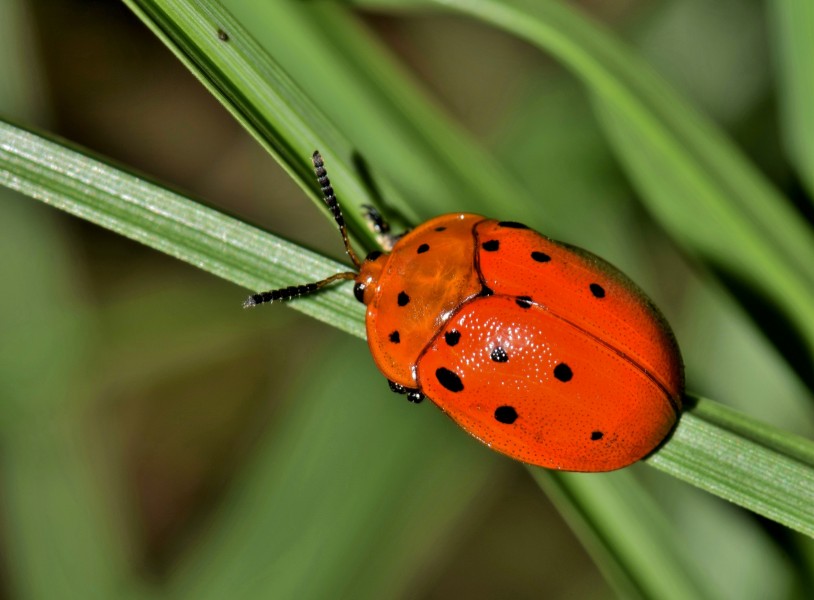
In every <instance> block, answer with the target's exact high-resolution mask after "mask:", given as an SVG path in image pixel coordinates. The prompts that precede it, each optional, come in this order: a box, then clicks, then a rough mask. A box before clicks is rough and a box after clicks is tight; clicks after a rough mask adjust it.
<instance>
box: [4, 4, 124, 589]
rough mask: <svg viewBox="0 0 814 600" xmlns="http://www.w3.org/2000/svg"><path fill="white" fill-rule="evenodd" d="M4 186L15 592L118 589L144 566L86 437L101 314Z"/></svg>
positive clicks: (7, 478)
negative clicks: (130, 559) (90, 307)
mask: <svg viewBox="0 0 814 600" xmlns="http://www.w3.org/2000/svg"><path fill="white" fill-rule="evenodd" d="M0 12H1V11H0ZM2 195H3V197H2V198H0V205H2V209H3V218H2V219H0V253H1V254H0V255H2V256H3V257H4V260H3V261H0V278H2V281H3V286H4V293H3V294H2V298H1V299H0V331H2V332H3V344H2V349H1V350H0V444H2V447H3V452H2V459H1V460H0V466H1V467H2V468H0V476H1V477H2V489H3V520H4V522H5V526H4V532H3V534H4V544H5V545H6V547H7V549H8V550H7V552H6V557H5V559H4V561H5V564H6V569H7V574H8V583H9V589H10V590H13V592H14V597H15V598H32V599H34V598H59V597H73V598H99V599H104V598H110V597H112V596H115V595H117V593H119V592H122V591H123V590H124V589H126V586H127V585H128V584H130V583H132V580H131V576H132V573H131V571H130V569H129V565H128V564H127V551H128V548H127V537H126V536H125V535H123V533H124V531H123V529H124V523H123V519H119V518H118V516H119V515H117V514H116V513H115V510H114V509H113V506H112V503H111V502H109V499H110V498H111V496H113V495H114V494H110V491H111V487H113V488H115V487H116V482H115V478H110V479H108V478H106V477H105V476H104V473H105V467H106V465H103V464H100V461H98V460H95V459H94V458H93V457H94V453H95V452H97V451H98V448H94V446H93V444H91V443H90V442H89V440H88V439H87V435H86V434H87V431H86V428H87V426H88V423H87V422H86V421H85V417H86V416H87V408H88V404H87V402H86V401H85V398H84V397H83V396H82V394H81V391H86V390H87V388H86V386H84V385H83V384H82V381H83V380H84V378H85V377H87V371H88V370H89V369H90V363H91V360H90V355H91V353H90V352H89V348H90V340H91V338H92V329H93V327H92V322H91V320H90V319H89V318H88V317H89V314H88V313H87V312H86V311H84V310H82V303H81V301H80V300H79V294H78V293H77V289H76V286H75V284H74V282H73V281H72V268H71V267H72V266H73V265H72V264H71V261H70V259H69V256H70V252H69V251H68V248H67V245H66V244H64V243H63V242H64V239H63V237H62V236H61V232H60V230H59V228H57V227H55V226H54V221H53V220H52V219H49V217H51V216H52V215H49V214H43V213H42V211H40V210H35V209H37V207H36V206H33V205H30V204H25V203H24V202H25V201H24V200H23V199H20V198H11V197H10V196H11V192H9V191H8V190H2ZM21 257H24V258H21Z"/></svg>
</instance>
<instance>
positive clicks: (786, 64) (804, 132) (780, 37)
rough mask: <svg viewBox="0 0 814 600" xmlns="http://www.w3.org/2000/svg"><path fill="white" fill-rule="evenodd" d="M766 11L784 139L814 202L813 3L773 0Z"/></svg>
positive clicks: (796, 0)
mask: <svg viewBox="0 0 814 600" xmlns="http://www.w3.org/2000/svg"><path fill="white" fill-rule="evenodd" d="M766 10H767V11H768V13H769V16H770V17H772V18H771V19H770V20H769V23H770V25H771V30H770V31H771V33H773V34H774V36H773V37H774V39H773V40H772V41H773V44H772V45H773V50H774V59H775V65H776V66H777V75H778V83H779V84H780V85H779V88H778V89H779V95H780V109H781V111H780V116H781V118H782V121H781V125H782V126H783V129H782V133H783V140H784V142H785V144H786V151H787V152H788V155H789V158H790V159H791V161H792V162H793V163H794V164H795V166H796V167H797V171H798V173H799V174H800V177H801V178H802V180H803V182H804V183H805V185H806V186H807V188H808V193H809V196H810V197H811V198H810V199H814V111H812V110H811V107H812V105H814V4H812V3H811V2H799V1H798V0H774V2H769V4H768V5H767V7H766Z"/></svg>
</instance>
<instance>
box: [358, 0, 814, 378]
mask: <svg viewBox="0 0 814 600" xmlns="http://www.w3.org/2000/svg"><path fill="white" fill-rule="evenodd" d="M364 4H367V5H378V3H376V2H365V3H364ZM391 4H392V3H389V2H384V3H383V5H391ZM400 4H402V5H405V6H408V5H410V4H413V3H410V2H406V3H404V2H402V3H400ZM415 4H417V5H421V6H425V5H427V2H426V1H419V2H417V3H415ZM432 4H433V5H436V6H438V7H442V8H444V9H450V8H451V9H454V10H456V11H459V12H461V13H463V14H467V15H470V16H473V17H476V18H478V19H481V20H483V21H484V22H486V23H489V24H491V25H494V26H496V27H500V28H503V29H505V30H507V31H508V32H510V33H512V34H514V35H517V36H518V37H521V38H523V39H526V40H528V41H529V42H531V43H533V44H536V45H538V46H539V47H540V48H542V49H544V50H546V51H548V52H551V53H552V54H554V55H555V56H557V57H558V58H559V59H560V60H561V61H562V62H563V63H564V64H565V65H566V66H567V67H568V68H570V69H571V70H572V71H573V72H574V74H575V75H577V76H578V77H579V78H580V79H582V81H583V82H584V83H585V84H586V85H587V87H588V89H589V90H590V92H591V93H592V94H594V96H595V99H596V103H597V107H598V109H599V114H600V117H601V120H602V123H603V124H604V125H605V126H606V128H607V131H608V133H609V135H610V138H611V140H612V141H613V142H614V144H616V147H617V150H618V151H619V155H620V157H621V158H622V160H623V162H624V165H625V167H626V168H627V170H628V173H629V174H630V176H631V178H632V180H633V181H634V183H636V184H637V185H638V186H639V188H640V189H641V191H642V192H643V196H644V199H645V200H646V201H647V204H648V206H649V207H650V209H651V211H652V213H653V214H654V215H655V216H656V218H657V219H658V220H659V222H660V223H661V224H662V226H663V227H664V228H665V229H666V230H667V231H668V232H669V233H670V234H671V235H672V236H673V237H674V239H676V240H677V241H678V242H679V243H680V244H681V246H682V247H683V248H684V249H685V250H686V251H687V252H688V253H690V254H692V255H694V256H696V257H698V258H699V259H700V260H702V261H704V262H705V263H706V264H708V265H711V266H712V267H713V268H715V269H716V270H724V271H725V272H727V273H728V274H729V277H731V278H734V279H735V280H738V281H739V283H741V284H742V285H746V286H748V287H749V288H751V289H752V290H755V293H756V294H757V295H762V296H763V297H765V298H766V299H768V300H769V301H770V303H771V304H772V305H773V306H774V307H776V310H779V311H780V312H781V313H782V314H783V315H784V318H785V319H786V320H788V321H789V322H791V323H793V324H794V326H795V328H796V329H797V331H798V332H799V335H801V336H802V337H803V340H804V344H805V345H806V348H807V350H808V353H809V356H810V355H812V354H814V261H811V260H810V257H811V256H814V235H812V232H811V229H810V228H809V227H808V225H807V224H806V223H805V222H804V221H803V220H802V219H800V218H798V216H797V215H796V214H795V213H794V211H793V210H792V209H791V207H790V206H789V205H788V203H787V202H786V200H785V199H784V198H783V197H782V196H780V195H779V194H778V193H777V191H776V190H774V189H773V188H772V187H771V185H770V184H769V183H768V182H767V181H766V180H765V178H763V177H762V176H761V174H760V173H759V172H758V171H757V170H756V169H754V168H753V167H751V166H750V165H749V164H748V163H747V162H746V161H745V160H744V159H743V157H742V156H741V155H740V153H739V152H738V151H737V150H736V149H735V148H734V146H733V145H732V144H731V143H730V142H729V141H728V140H727V139H726V138H725V137H724V136H723V135H722V134H721V133H720V132H719V131H718V130H717V129H716V128H715V126H714V125H713V124H712V123H710V122H709V121H707V120H706V119H704V118H703V117H702V116H701V115H699V114H698V113H697V112H696V111H694V110H693V109H692V108H691V107H690V106H689V105H687V104H686V103H685V102H684V101H683V100H682V99H681V98H680V97H679V96H678V95H677V94H676V93H675V92H673V91H672V90H671V89H670V88H669V86H667V85H666V84H665V83H664V82H663V81H662V80H661V79H660V78H659V77H658V76H657V75H656V74H655V73H653V72H652V70H651V69H650V68H649V67H648V66H646V65H645V64H644V63H643V62H642V61H641V60H640V59H638V58H637V57H636V56H635V55H633V54H632V53H630V52H628V51H627V50H626V49H625V48H624V47H623V46H622V45H621V44H619V43H618V42H617V41H616V40H615V39H613V38H612V37H611V36H610V35H609V34H607V33H606V32H605V31H603V30H602V29H601V28H600V27H598V26H596V25H594V24H592V23H590V22H588V21H587V20H586V19H584V18H583V17H582V16H581V15H580V14H579V13H578V12H577V11H576V10H575V9H573V8H571V7H570V6H567V5H565V4H564V3H561V2H556V1H553V0H545V1H536V0H443V1H441V0H437V1H436V2H433V3H432ZM802 362H805V361H802ZM798 368H800V365H799V363H798ZM809 370H810V369H806V368H805V367H802V368H801V373H803V374H804V376H806V377H807V379H809V380H810V373H808V371H809Z"/></svg>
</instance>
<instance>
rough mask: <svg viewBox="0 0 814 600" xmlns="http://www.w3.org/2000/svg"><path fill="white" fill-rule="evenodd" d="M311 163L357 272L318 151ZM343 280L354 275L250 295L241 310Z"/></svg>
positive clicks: (301, 293)
mask: <svg viewBox="0 0 814 600" xmlns="http://www.w3.org/2000/svg"><path fill="white" fill-rule="evenodd" d="M311 161H312V162H313V163H314V173H315V174H316V176H317V181H318V182H319V186H320V188H322V199H323V200H324V201H325V204H327V205H328V208H329V209H331V214H333V216H334V221H336V224H337V226H338V227H339V233H341V234H342V242H343V243H344V244H345V252H347V253H348V256H349V257H350V259H351V262H353V265H354V266H355V267H356V269H357V270H358V269H359V268H361V266H362V263H361V261H360V260H359V257H358V256H356V252H354V251H353V248H352V247H351V245H350V240H348V230H347V228H346V227H345V217H343V216H342V209H341V208H340V207H339V202H338V201H337V199H336V194H334V189H333V187H331V180H330V179H328V172H327V171H326V170H325V163H324V162H323V160H322V155H321V154H320V153H319V151H318V150H315V151H314V154H313V155H312V156H311ZM345 279H356V273H352V272H345V273H337V274H336V275H331V276H330V277H328V278H326V279H323V280H322V281H315V282H313V283H304V284H302V285H291V286H289V287H286V288H280V289H277V290H269V291H268V292H261V293H259V294H252V295H251V296H249V297H248V298H247V299H246V301H245V302H244V303H243V308H251V307H253V306H257V305H258V304H266V303H268V302H279V301H285V300H291V299H293V298H298V297H299V296H305V295H307V294H312V293H314V292H316V291H317V290H318V289H321V288H323V287H325V286H326V285H330V284H331V283H333V282H334V281H340V280H345Z"/></svg>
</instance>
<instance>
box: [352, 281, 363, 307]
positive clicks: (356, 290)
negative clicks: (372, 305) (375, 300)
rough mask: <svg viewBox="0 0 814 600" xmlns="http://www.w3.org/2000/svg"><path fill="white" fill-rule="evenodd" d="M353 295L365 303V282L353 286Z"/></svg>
mask: <svg viewBox="0 0 814 600" xmlns="http://www.w3.org/2000/svg"><path fill="white" fill-rule="evenodd" d="M353 295H354V296H355V297H356V299H357V300H358V301H359V302H361V303H362V304H364V303H365V284H364V283H361V282H359V283H357V284H356V285H354V286H353Z"/></svg>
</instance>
